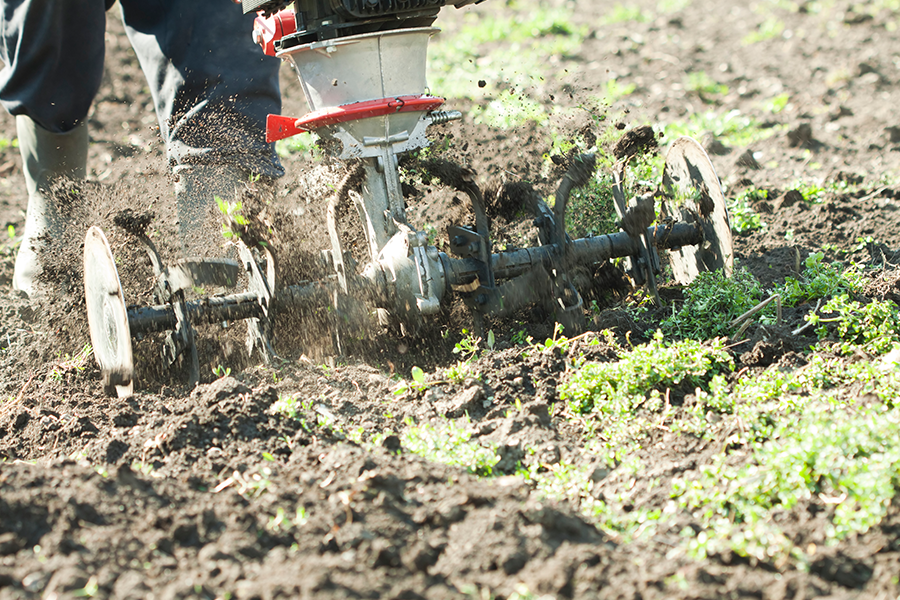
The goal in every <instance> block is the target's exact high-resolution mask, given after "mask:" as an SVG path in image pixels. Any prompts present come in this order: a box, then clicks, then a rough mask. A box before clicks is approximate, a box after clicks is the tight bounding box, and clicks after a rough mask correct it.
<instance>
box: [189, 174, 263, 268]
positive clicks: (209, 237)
mask: <svg viewBox="0 0 900 600" xmlns="http://www.w3.org/2000/svg"><path fill="white" fill-rule="evenodd" d="M173 173H174V174H175V176H176V179H175V207H176V212H177V215H178V237H179V239H180V240H181V251H182V255H183V256H184V258H192V259H193V258H212V257H222V256H223V255H224V254H225V251H224V250H223V246H224V244H225V242H226V239H225V237H224V236H223V235H222V222H223V220H224V216H225V215H223V214H222V213H221V211H220V210H219V207H218V206H217V203H216V198H221V199H222V200H223V201H224V202H225V203H226V205H227V204H228V203H233V202H235V198H236V196H237V192H238V190H240V188H241V186H243V185H245V184H246V183H247V181H248V180H249V175H248V174H247V173H245V172H244V170H243V169H239V168H237V167H234V166H223V165H179V166H177V167H175V168H174V169H173Z"/></svg>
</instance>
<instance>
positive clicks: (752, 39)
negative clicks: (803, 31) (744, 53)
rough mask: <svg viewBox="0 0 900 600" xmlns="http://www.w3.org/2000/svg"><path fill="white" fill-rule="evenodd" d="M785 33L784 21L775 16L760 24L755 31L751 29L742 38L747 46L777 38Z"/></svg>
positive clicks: (742, 41)
mask: <svg viewBox="0 0 900 600" xmlns="http://www.w3.org/2000/svg"><path fill="white" fill-rule="evenodd" d="M782 33H784V21H782V20H781V19H778V18H775V17H769V18H767V19H766V20H765V21H763V22H762V23H760V24H759V26H758V27H757V28H756V30H755V31H751V32H750V33H748V34H747V35H745V36H744V37H743V39H741V43H742V44H744V45H745V46H751V45H753V44H758V43H759V42H764V41H766V40H771V39H774V38H777V37H778V36H780V35H781V34H782Z"/></svg>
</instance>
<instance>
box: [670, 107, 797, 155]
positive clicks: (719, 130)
mask: <svg viewBox="0 0 900 600" xmlns="http://www.w3.org/2000/svg"><path fill="white" fill-rule="evenodd" d="M783 130H784V126H783V125H775V126H765V127H764V126H763V125H762V124H761V123H760V122H759V121H758V120H757V119H755V118H754V117H751V116H749V115H745V114H743V113H741V112H740V111H739V110H736V109H735V110H730V111H728V112H725V113H720V112H716V111H707V112H702V113H693V114H692V115H691V117H690V119H689V120H688V121H687V122H672V123H669V124H668V125H666V126H665V128H664V132H665V138H666V139H670V140H674V139H676V138H678V137H681V136H683V135H686V136H690V137H694V138H697V139H700V138H702V137H703V136H704V135H705V134H707V133H710V134H712V135H714V136H715V137H716V139H717V140H719V141H720V142H722V143H723V144H725V145H727V146H738V147H747V146H749V145H750V144H753V143H755V142H759V141H761V140H764V139H767V138H769V137H772V136H773V135H775V134H776V133H778V132H780V131H783Z"/></svg>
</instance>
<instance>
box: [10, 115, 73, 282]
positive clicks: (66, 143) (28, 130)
mask: <svg viewBox="0 0 900 600" xmlns="http://www.w3.org/2000/svg"><path fill="white" fill-rule="evenodd" d="M16 130H17V132H18V136H19V152H20V153H21V154H22V169H23V171H24V172H25V186H26V188H27V190H28V209H27V211H26V214H25V227H24V232H23V234H22V242H21V245H20V246H19V251H18V253H17V254H16V267H15V271H14V272H13V289H14V290H20V291H22V292H25V293H26V294H28V295H29V296H32V295H33V294H34V282H35V278H36V277H37V275H38V273H40V271H41V266H40V261H39V260H38V256H37V251H36V248H37V245H38V244H39V243H40V241H39V240H40V238H42V237H44V236H48V237H49V238H52V237H56V236H57V235H58V234H59V233H60V232H61V230H62V227H63V226H64V224H63V223H62V222H61V220H60V218H59V214H58V210H57V206H56V203H55V201H54V200H53V199H52V198H51V197H50V195H49V192H48V189H49V186H50V183H52V182H53V181H54V180H55V179H57V178H59V177H68V178H70V179H84V178H85V175H86V174H87V151H88V130H87V125H86V124H85V123H81V124H79V125H78V126H76V127H75V129H73V130H72V131H68V132H66V133H53V132H50V131H47V130H46V129H44V128H43V127H41V126H40V125H38V124H37V123H35V122H34V121H32V120H31V119H30V118H29V117H25V116H21V115H20V116H17V117H16Z"/></svg>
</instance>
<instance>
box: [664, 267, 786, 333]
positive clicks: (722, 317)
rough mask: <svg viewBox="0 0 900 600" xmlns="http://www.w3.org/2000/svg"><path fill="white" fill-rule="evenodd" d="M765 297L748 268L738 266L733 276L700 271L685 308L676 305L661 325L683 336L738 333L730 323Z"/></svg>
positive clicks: (690, 289) (683, 305) (691, 287)
mask: <svg viewBox="0 0 900 600" xmlns="http://www.w3.org/2000/svg"><path fill="white" fill-rule="evenodd" d="M762 296H763V292H762V287H761V286H760V284H759V281H757V279H756V278H755V277H754V276H753V274H752V273H750V271H748V270H747V269H743V268H738V269H735V271H734V273H733V275H732V276H731V277H726V276H725V274H724V273H722V272H720V271H707V272H704V273H700V274H699V275H698V276H697V278H696V279H694V281H693V282H692V283H691V285H690V286H688V287H687V288H686V289H685V299H684V303H683V304H682V305H681V308H678V309H676V308H675V307H673V308H672V316H670V317H669V318H667V319H665V320H664V321H663V322H662V323H661V327H662V330H663V331H664V332H665V333H666V334H667V335H673V336H676V337H679V338H690V339H697V340H705V339H709V338H713V337H716V336H729V335H731V334H733V333H734V327H733V326H732V325H730V322H731V321H732V320H733V319H735V318H736V317H738V316H740V315H742V314H743V313H745V312H747V311H748V310H750V309H751V308H753V307H754V306H756V305H757V304H759V302H760V301H761V300H762V299H763V298H762ZM773 308H774V307H773Z"/></svg>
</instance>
